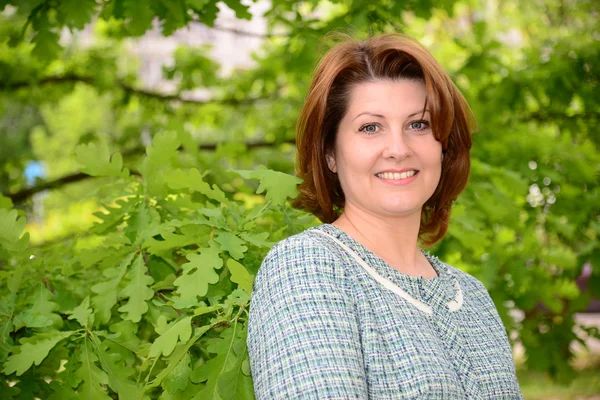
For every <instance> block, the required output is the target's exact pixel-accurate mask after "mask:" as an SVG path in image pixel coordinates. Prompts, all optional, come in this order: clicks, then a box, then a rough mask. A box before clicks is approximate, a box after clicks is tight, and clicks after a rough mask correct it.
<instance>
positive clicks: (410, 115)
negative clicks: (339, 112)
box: [352, 109, 429, 121]
mask: <svg viewBox="0 0 600 400" xmlns="http://www.w3.org/2000/svg"><path fill="white" fill-rule="evenodd" d="M427 112H429V109H426V110H425V111H423V110H422V109H421V110H419V111H415V112H414V113H412V114H409V115H408V116H407V117H406V118H410V117H414V116H415V115H418V114H421V115H424V114H425V113H427ZM361 115H370V116H372V117H377V118H382V119H385V117H384V116H383V115H381V114H375V113H372V112H369V111H365V112H361V113H360V114H358V115H357V116H356V117H354V119H353V120H352V121H354V120H355V119H356V118H358V117H360V116H361Z"/></svg>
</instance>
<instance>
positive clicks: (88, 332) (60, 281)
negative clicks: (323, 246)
mask: <svg viewBox="0 0 600 400" xmlns="http://www.w3.org/2000/svg"><path fill="white" fill-rule="evenodd" d="M180 144H181V143H180V141H179V139H178V138H177V135H176V134H163V135H159V136H157V137H156V138H155V142H154V146H152V147H148V148H147V156H146V157H145V158H144V160H143V163H142V173H141V176H134V175H130V174H129V172H128V171H127V170H126V169H123V168H122V162H121V156H120V154H118V153H117V154H115V155H113V156H112V158H109V154H108V151H107V150H106V149H102V147H101V146H97V145H95V144H89V145H82V146H79V147H78V149H77V155H78V157H79V160H80V162H81V163H82V164H83V166H84V167H83V171H84V172H85V173H87V174H90V175H93V176H99V177H101V176H105V177H110V180H111V181H112V185H113V186H112V187H113V189H114V190H112V191H111V193H110V195H109V196H108V198H107V199H105V205H104V210H103V211H102V212H98V213H96V216H97V217H98V219H99V222H98V223H96V224H95V225H94V226H93V228H92V229H91V231H90V232H89V233H90V235H85V236H82V237H80V238H79V239H77V238H75V239H72V240H68V241H66V242H59V243H56V244H51V245H49V246H45V247H43V248H34V247H29V246H28V235H27V234H25V235H22V233H23V230H24V228H25V218H24V217H20V216H19V213H18V212H17V211H16V210H8V209H0V225H1V226H2V227H3V229H2V232H1V233H0V262H1V263H2V265H3V267H4V268H3V269H2V270H1V271H0V274H1V278H2V280H3V281H6V282H7V285H6V287H3V288H2V289H0V290H1V293H0V296H1V297H0V305H1V310H2V314H1V316H0V321H1V322H0V324H1V325H0V326H1V332H2V337H1V339H0V340H1V347H0V349H1V350H0V360H1V361H2V364H3V369H2V373H3V379H2V380H0V392H2V393H3V395H2V398H3V399H4V398H33V397H39V398H44V399H61V400H65V399H71V398H73V399H75V398H79V399H86V400H93V399H110V398H115V397H116V396H117V395H118V397H119V398H121V399H138V398H140V399H141V398H160V399H192V398H195V399H236V400H239V399H249V398H253V397H254V396H253V389H252V380H251V377H250V370H249V364H248V353H247V350H246V329H247V318H248V306H249V300H250V293H251V290H252V283H253V279H254V275H255V274H256V272H257V269H258V267H259V265H260V262H261V260H262V258H263V257H264V255H265V253H266V251H268V249H269V247H270V246H271V245H272V244H273V242H275V241H278V240H281V239H282V238H284V237H286V236H288V235H290V234H291V233H294V232H297V231H298V230H301V229H303V228H304V227H306V226H307V223H310V222H312V221H313V218H312V217H309V216H306V215H303V214H301V213H299V212H297V211H294V210H292V209H289V208H288V207H287V206H286V204H285V203H286V198H287V197H288V196H290V197H294V196H295V194H296V184H297V183H298V178H296V177H294V176H290V175H286V174H283V173H281V172H276V171H272V170H267V169H259V170H255V171H231V172H230V175H231V176H232V177H235V176H238V180H239V176H241V177H243V178H247V179H256V180H258V181H259V182H260V186H259V187H258V193H264V194H265V196H264V197H262V196H253V195H252V193H248V189H249V188H248V187H247V186H244V188H245V190H244V191H238V192H237V193H233V192H227V193H226V192H224V191H223V190H221V189H220V188H219V187H217V185H215V184H212V185H211V184H210V183H209V182H210V176H207V175H206V174H201V173H200V172H199V171H198V170H197V169H195V168H185V167H181V158H182V157H181V153H180V152H179V151H178V150H177V148H178V147H179V146H180ZM251 203H252V204H251Z"/></svg>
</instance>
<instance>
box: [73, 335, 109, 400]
mask: <svg viewBox="0 0 600 400" xmlns="http://www.w3.org/2000/svg"><path fill="white" fill-rule="evenodd" d="M79 361H80V362H81V366H80V367H79V369H78V370H77V371H75V376H76V377H77V378H78V379H80V380H81V381H82V384H81V387H80V388H79V391H78V392H79V396H80V398H82V399H86V400H109V399H110V397H109V396H108V395H107V394H106V391H105V389H104V386H105V385H107V384H108V376H107V375H106V372H104V371H103V370H102V369H100V368H98V366H97V365H96V362H97V361H98V356H97V355H96V354H95V353H94V351H93V348H92V344H91V343H90V341H89V340H83V342H82V345H81V347H80V349H79Z"/></svg>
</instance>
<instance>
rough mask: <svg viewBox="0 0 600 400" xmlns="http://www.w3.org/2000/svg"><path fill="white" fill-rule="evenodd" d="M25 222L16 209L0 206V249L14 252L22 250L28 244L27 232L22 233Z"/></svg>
mask: <svg viewBox="0 0 600 400" xmlns="http://www.w3.org/2000/svg"><path fill="white" fill-rule="evenodd" d="M26 223H27V221H26V220H25V217H19V213H18V212H17V210H7V209H4V208H0V226H1V227H2V229H0V249H1V248H5V249H6V250H8V251H9V252H15V253H16V252H21V251H24V250H25V249H26V248H27V245H28V244H29V233H25V234H23V231H24V230H25V225H26ZM0 254H1V253H0Z"/></svg>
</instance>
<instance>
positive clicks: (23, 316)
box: [14, 283, 62, 330]
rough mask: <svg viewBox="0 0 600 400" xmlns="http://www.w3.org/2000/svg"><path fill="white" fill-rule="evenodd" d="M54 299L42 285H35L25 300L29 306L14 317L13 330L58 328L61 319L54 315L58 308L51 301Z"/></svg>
mask: <svg viewBox="0 0 600 400" xmlns="http://www.w3.org/2000/svg"><path fill="white" fill-rule="evenodd" d="M54 299H55V296H54V295H53V294H52V293H51V292H50V291H49V290H48V289H47V288H46V286H44V284H42V283H40V284H38V285H36V286H35V288H34V290H33V293H32V294H31V295H30V296H29V297H28V299H27V302H28V304H30V305H31V306H30V307H29V308H27V309H26V310H25V311H24V312H22V313H20V314H18V315H16V316H15V319H14V324H15V330H17V329H20V328H21V327H23V326H27V327H30V328H47V327H51V326H55V327H60V326H61V325H62V318H61V317H60V315H58V314H55V313H54V312H55V311H58V309H59V308H60V307H59V305H58V304H57V303H55V302H54V301H53V300H54Z"/></svg>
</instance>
